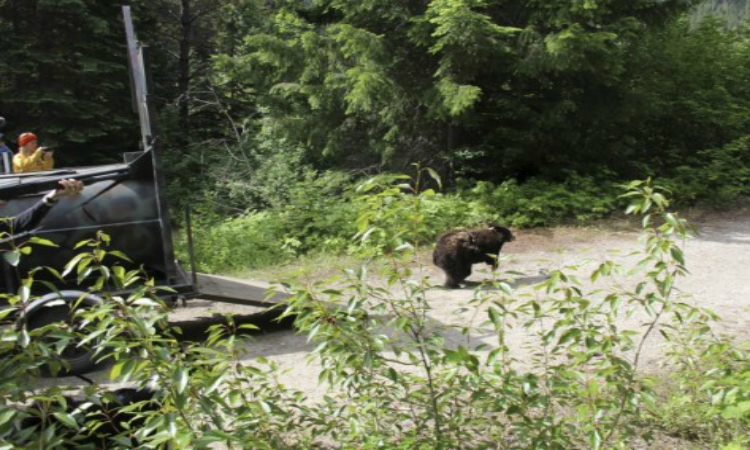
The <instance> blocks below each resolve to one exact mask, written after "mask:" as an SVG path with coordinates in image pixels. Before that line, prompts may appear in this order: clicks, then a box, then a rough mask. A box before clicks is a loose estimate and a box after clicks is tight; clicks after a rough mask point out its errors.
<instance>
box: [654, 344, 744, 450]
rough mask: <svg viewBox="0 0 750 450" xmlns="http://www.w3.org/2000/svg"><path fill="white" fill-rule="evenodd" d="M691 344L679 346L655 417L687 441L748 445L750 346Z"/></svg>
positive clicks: (674, 352)
mask: <svg viewBox="0 0 750 450" xmlns="http://www.w3.org/2000/svg"><path fill="white" fill-rule="evenodd" d="M691 344H692V345H679V346H675V347H674V348H673V352H672V354H671V357H670V365H671V366H672V367H673V372H672V373H671V375H670V376H669V377H668V378H667V381H668V383H667V384H666V387H665V388H663V392H661V395H662V397H664V401H663V403H662V404H661V405H660V407H659V408H658V409H657V410H656V411H654V416H653V420H654V421H658V422H659V423H661V424H662V426H663V427H664V428H665V430H667V431H668V432H669V433H671V434H674V435H677V436H682V437H684V438H687V439H693V440H700V441H704V442H710V443H715V444H719V443H733V444H734V445H735V446H736V447H737V448H742V447H746V446H747V445H748V444H749V443H750V436H749V435H748V428H749V427H750V396H748V392H750V384H749V383H750V355H749V354H748V349H747V346H737V345H736V344H734V343H732V342H731V341H729V340H710V339H699V340H696V342H692V343H691ZM727 448H732V447H727Z"/></svg>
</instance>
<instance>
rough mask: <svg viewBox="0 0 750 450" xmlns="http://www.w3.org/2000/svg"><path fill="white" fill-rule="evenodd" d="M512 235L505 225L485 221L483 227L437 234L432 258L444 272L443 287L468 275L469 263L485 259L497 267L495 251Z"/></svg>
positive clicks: (449, 285) (513, 238)
mask: <svg viewBox="0 0 750 450" xmlns="http://www.w3.org/2000/svg"><path fill="white" fill-rule="evenodd" d="M515 239H516V238H515V236H514V235H513V233H512V232H511V231H510V230H509V229H508V228H505V227H502V226H500V225H497V224H489V225H487V227H485V228H481V229H472V230H452V231H448V232H445V233H443V234H442V235H440V237H438V240H437V244H436V245H435V251H434V252H433V254H432V262H433V263H434V264H435V265H436V266H438V267H440V268H441V269H442V270H443V272H445V287H447V288H450V289H455V288H458V287H460V283H461V282H462V281H464V280H465V279H466V278H468V277H469V276H470V275H471V266H472V265H474V264H477V263H486V264H488V265H490V266H492V269H493V270H495V269H496V268H497V255H498V254H499V253H500V250H502V248H503V245H504V244H505V243H506V242H512V241H514V240H515Z"/></svg>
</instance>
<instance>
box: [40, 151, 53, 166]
mask: <svg viewBox="0 0 750 450" xmlns="http://www.w3.org/2000/svg"><path fill="white" fill-rule="evenodd" d="M44 153H45V158H44V159H43V160H42V161H43V162H44V164H43V166H42V167H44V170H52V166H54V165H55V159H54V158H53V157H52V152H50V151H47V150H45V152H44Z"/></svg>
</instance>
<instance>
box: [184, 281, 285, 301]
mask: <svg viewBox="0 0 750 450" xmlns="http://www.w3.org/2000/svg"><path fill="white" fill-rule="evenodd" d="M270 287H271V285H270V284H268V283H264V282H261V281H255V280H252V281H251V280H240V279H237V278H231V277H224V276H219V275H208V274H204V273H198V274H196V288H197V289H196V290H197V291H198V295H197V296H196V297H197V298H202V299H206V300H216V301H220V302H226V303H236V304H238V305H252V306H267V307H271V306H275V305H278V304H281V303H285V302H286V301H287V300H288V299H289V298H290V297H291V295H290V294H287V293H285V292H280V291H278V290H269V288H270Z"/></svg>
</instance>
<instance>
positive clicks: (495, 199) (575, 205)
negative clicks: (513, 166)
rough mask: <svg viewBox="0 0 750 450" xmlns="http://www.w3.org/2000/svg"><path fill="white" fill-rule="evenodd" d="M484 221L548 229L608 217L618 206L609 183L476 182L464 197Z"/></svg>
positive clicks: (574, 178) (582, 179) (571, 180)
mask: <svg viewBox="0 0 750 450" xmlns="http://www.w3.org/2000/svg"><path fill="white" fill-rule="evenodd" d="M463 196H464V197H465V198H467V200H469V201H470V203H471V204H472V205H477V207H478V208H480V210H481V211H483V212H484V214H485V216H486V217H489V218H491V219H492V220H495V221H499V222H502V223H508V224H509V225H512V226H516V227H521V228H528V227H539V226H551V225H556V224H560V223H563V222H565V221H569V220H571V219H572V220H575V221H578V222H586V221H591V220H592V219H599V218H603V217H608V216H609V215H611V214H612V213H613V212H614V211H615V210H617V209H618V208H619V207H620V206H621V205H620V203H621V202H618V201H617V199H616V187H615V183H613V182H612V181H607V180H605V181H600V180H597V179H595V178H592V177H583V176H578V175H575V174H570V175H569V176H568V179H567V181H566V182H564V183H559V184H558V183H551V182H548V181H544V180H542V179H531V180H527V181H526V182H525V183H523V184H519V183H518V182H517V181H515V180H509V181H506V182H503V183H502V184H500V185H499V186H495V185H494V184H492V183H489V182H479V183H477V184H476V186H474V187H472V188H471V189H468V190H466V191H465V193H464V194H463Z"/></svg>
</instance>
